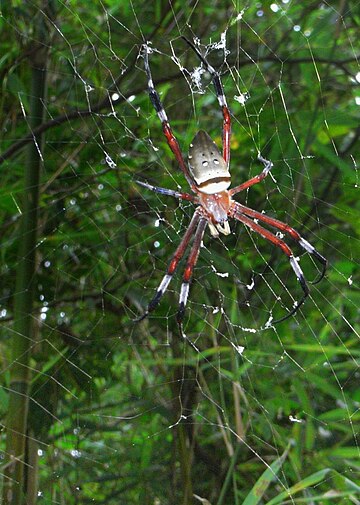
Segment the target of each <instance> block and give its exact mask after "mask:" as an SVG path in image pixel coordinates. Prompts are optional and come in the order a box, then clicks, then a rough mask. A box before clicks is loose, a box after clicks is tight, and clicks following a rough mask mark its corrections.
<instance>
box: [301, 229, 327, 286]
mask: <svg viewBox="0 0 360 505" xmlns="http://www.w3.org/2000/svg"><path fill="white" fill-rule="evenodd" d="M299 244H300V245H301V247H302V248H303V249H305V251H307V252H308V253H310V254H312V255H313V256H314V257H315V258H316V259H317V260H318V261H319V262H320V263H321V264H322V266H323V268H322V271H321V272H320V273H319V275H318V278H317V279H315V280H314V281H311V284H318V283H319V282H320V281H321V279H323V278H324V275H325V272H326V269H327V267H328V260H327V259H326V258H324V256H322V255H321V254H320V253H319V251H317V250H316V249H315V247H314V246H312V245H311V244H310V242H308V241H307V240H305V239H304V238H302V237H300V239H299Z"/></svg>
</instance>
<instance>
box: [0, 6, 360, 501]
mask: <svg viewBox="0 0 360 505" xmlns="http://www.w3.org/2000/svg"><path fill="white" fill-rule="evenodd" d="M45 3H46V2H45ZM250 4H251V5H246V8H245V10H244V13H243V16H242V19H240V17H239V19H237V16H238V14H239V13H240V12H241V10H242V9H243V8H244V5H243V4H239V3H238V2H235V3H234V2H232V3H231V4H229V5H228V6H225V5H223V4H222V3H220V2H215V1H212V0H211V1H208V2H202V3H199V4H196V5H195V6H194V4H193V3H189V4H186V5H185V4H184V2H182V3H181V2H176V1H175V2H172V3H171V5H170V3H169V4H167V3H166V2H165V3H164V2H152V3H151V2H148V3H143V2H138V1H135V2H132V3H129V2H125V1H122V2H114V1H106V2H99V3H97V2H94V3H89V2H83V1H82V0H77V1H76V2H70V3H66V2H65V3H64V2H62V3H58V4H57V9H58V10H57V13H56V15H55V17H54V18H52V17H51V16H50V15H48V16H45V18H46V22H47V23H49V25H51V26H52V28H53V30H52V33H53V38H52V40H51V43H50V46H49V80H48V86H49V88H48V97H47V100H46V117H45V120H44V125H43V128H44V131H45V149H44V164H43V171H42V180H41V185H40V209H39V212H40V225H39V229H38V245H37V248H36V251H37V265H38V266H37V274H36V283H35V284H36V295H35V300H36V304H35V305H36V306H35V310H34V312H33V314H32V316H33V318H34V321H35V323H36V324H35V326H36V335H35V338H34V341H33V342H31V346H30V347H31V361H30V366H29V369H30V371H31V392H30V397H29V399H30V412H29V433H32V435H29V437H30V436H32V437H33V438H34V439H35V440H36V441H37V443H38V448H39V451H40V452H39V492H40V493H41V495H42V497H43V498H44V500H46V503H56V502H64V503H75V502H76V503H89V502H91V503H104V502H106V503H108V504H112V503H114V504H115V503H116V504H117V503H127V504H137V503H144V504H149V505H150V504H162V503H179V504H180V503H181V504H183V505H185V503H200V501H199V499H202V500H207V501H208V502H206V501H203V503H210V504H212V505H214V504H217V503H219V504H220V503H231V504H232V503H234V504H235V505H238V504H246V505H249V504H252V503H254V504H255V503H259V504H265V503H267V504H268V505H270V504H271V505H275V504H285V503H292V504H294V503H303V502H304V503H315V502H318V503H321V504H325V505H328V504H330V503H339V504H345V503H349V500H355V499H357V498H358V494H359V488H358V486H359V484H360V480H359V475H358V457H359V445H358V441H357V436H356V433H357V431H358V429H357V425H358V423H359V414H358V402H359V400H360V389H359V386H358V380H357V374H358V363H359V350H358V341H359V339H358V337H359V312H358V307H359V305H360V296H359V290H358V285H359V284H358V282H359V268H358V267H359V265H358V259H359V257H360V248H359V231H360V228H359V198H358V191H359V185H360V175H359V171H358V168H357V163H358V160H359V155H360V153H359V142H358V140H359V133H360V131H359V127H358V124H359V105H358V103H357V102H356V97H357V96H358V83H357V81H356V75H358V74H357V72H359V69H358V67H357V61H358V58H359V54H360V48H359V41H358V26H359V22H360V18H359V15H358V9H357V4H356V2H354V1H349V2H346V4H345V5H344V2H335V3H333V4H334V5H330V4H329V3H324V4H320V3H318V2H310V3H309V2H304V3H303V2H288V3H284V2H281V3H280V2H279V3H278V4H275V3H273V4H271V3H270V2H269V3H266V2H264V5H262V6H261V5H260V4H259V3H257V2H250ZM335 4H336V5H335ZM274 5H277V6H278V7H279V10H278V11H276V8H275V9H274V7H273V6H274ZM345 6H346V7H345ZM43 7H44V5H43V4H42V3H41V2H35V3H32V4H31V6H30V4H29V6H27V7H26V8H24V5H23V3H22V2H16V3H6V4H5V3H4V4H3V5H2V6H1V8H2V17H0V23H1V24H0V27H1V33H0V47H1V51H0V75H1V77H2V79H1V82H2V84H1V86H2V93H1V98H0V107H1V117H0V119H1V154H0V163H1V164H2V184H1V188H0V213H1V232H2V233H1V236H2V247H1V255H0V258H1V260H0V268H1V286H0V290H1V300H0V314H1V319H0V320H1V321H2V323H3V324H2V326H1V343H0V345H1V369H2V370H3V373H2V375H1V387H0V403H1V406H2V407H1V408H0V416H1V418H2V419H1V422H2V423H3V424H4V422H3V421H4V418H5V407H3V406H6V404H7V398H8V394H9V391H8V388H9V382H8V381H9V375H8V371H9V368H10V367H11V365H12V364H13V363H12V361H11V357H10V353H9V348H10V345H11V341H12V338H13V335H14V323H13V316H14V314H13V310H14V304H13V302H14V295H15V293H14V289H15V288H14V275H15V271H16V268H17V250H18V230H19V222H20V215H21V211H22V206H21V200H20V192H21V179H22V174H23V170H24V168H23V167H24V161H25V156H26V150H25V149H24V147H25V146H26V145H28V143H29V142H31V141H32V138H33V137H32V135H31V134H30V136H29V137H28V138H27V139H26V137H27V135H29V131H28V123H27V115H28V110H29V106H28V104H29V102H30V99H31V97H30V96H29V95H30V87H29V79H30V66H29V58H32V57H33V54H32V53H31V52H30V54H29V48H31V47H33V44H34V43H35V42H36V40H34V38H33V36H34V34H33V23H34V21H33V20H34V19H35V18H37V17H41V16H44V14H43V13H44V12H46V10H44V8H43ZM190 26H191V28H190ZM297 27H300V29H298V28H297ZM225 32H226V48H227V50H228V51H229V54H227V55H226V59H224V54H223V51H222V50H214V49H213V50H212V51H210V52H209V54H208V58H209V60H210V61H211V64H212V65H214V66H215V67H216V68H219V69H220V70H221V72H222V80H223V84H224V88H225V90H226V95H227V98H228V103H229V106H230V108H231V111H232V115H233V128H232V131H233V136H232V155H231V156H232V157H231V173H232V183H233V185H237V184H240V183H241V182H243V181H244V180H246V179H248V178H249V177H251V176H254V175H256V174H258V173H259V171H260V170H261V165H259V163H258V161H257V155H258V153H259V152H261V153H262V154H263V155H264V156H266V157H267V158H269V159H271V160H272V161H273V162H274V168H273V170H272V175H271V176H269V177H268V178H267V179H266V180H264V181H263V183H262V184H259V185H257V186H254V187H253V188H251V190H250V191H248V192H246V194H242V195H239V197H238V199H239V201H241V202H242V203H244V204H246V205H248V206H250V207H252V208H256V209H257V210H259V211H264V212H266V213H267V214H268V215H271V216H274V217H276V218H277V219H280V220H283V221H286V222H289V223H291V225H293V226H294V227H295V228H296V229H297V230H298V231H299V232H301V234H302V235H303V236H304V237H306V239H307V240H309V241H310V242H311V243H312V244H313V245H314V246H315V247H316V248H317V249H318V250H319V251H320V252H321V253H322V254H324V255H325V256H326V257H327V259H328V260H329V265H330V266H329V269H328V272H327V275H326V278H325V279H324V280H323V281H322V282H321V283H320V284H317V285H312V286H311V298H310V299H309V300H307V302H306V303H305V305H304V306H303V310H302V312H301V313H298V315H297V317H296V318H292V319H289V320H288V321H286V322H284V323H282V324H280V325H278V326H276V327H270V328H267V329H264V325H265V323H266V321H267V320H268V319H269V316H270V313H272V314H273V316H274V317H275V318H276V317H278V316H281V315H284V311H285V310H286V307H288V308H289V307H291V306H292V303H293V302H294V299H298V298H299V296H301V289H300V287H299V285H298V283H297V281H296V279H295V278H294V276H293V274H292V272H291V270H290V268H289V262H288V260H287V258H286V257H283V256H284V255H282V254H281V251H275V250H274V248H273V247H272V246H271V245H270V244H268V243H267V242H266V241H264V240H263V239H262V238H260V237H258V236H256V235H255V234H253V233H248V232H247V231H246V230H245V228H244V227H243V226H241V225H240V224H238V225H236V224H235V223H231V228H232V231H233V233H232V234H231V235H230V236H228V237H223V238H222V239H221V240H215V239H213V238H211V237H210V235H209V233H207V234H206V236H205V239H204V246H205V247H203V248H202V249H201V255H200V258H199V262H198V265H197V267H196V269H195V274H194V281H193V284H192V288H191V292H190V298H189V303H188V310H187V313H186V317H185V322H184V323H185V324H184V328H185V333H186V335H187V338H188V341H189V342H191V343H192V346H191V345H189V343H188V342H187V341H186V340H185V339H183V338H181V337H180V336H179V333H178V328H177V325H176V319H175V315H176V310H177V304H178V293H179V287H180V283H181V272H180V270H181V268H180V269H179V274H178V275H177V276H176V277H175V278H174V280H173V281H172V284H171V285H170V287H169V290H168V292H167V293H166V296H164V298H163V301H162V302H161V304H160V305H159V306H158V307H157V309H156V311H154V312H153V314H152V315H151V317H150V318H149V319H147V320H145V321H143V322H142V323H139V324H135V323H134V322H133V320H134V319H135V318H136V317H138V316H139V315H141V314H142V313H143V311H144V310H145V309H146V305H147V303H148V302H149V300H150V299H151V297H152V296H153V294H154V290H155V289H156V287H157V286H158V284H159V282H160V281H161V279H162V276H163V274H164V270H165V269H166V266H167V264H168V261H169V258H170V256H171V254H172V253H173V252H174V251H175V248H176V246H177V245H178V243H179V241H180V239H181V236H182V234H183V233H184V231H185V229H186V227H187V225H188V223H189V220H190V218H191V215H192V213H193V206H192V205H191V204H190V203H184V202H180V203H179V202H178V201H176V200H174V199H171V198H167V197H164V196H163V195H159V194H156V193H153V192H150V191H146V190H145V189H144V188H141V187H140V186H138V185H137V184H136V181H137V180H142V181H148V182H149V183H152V184H154V185H157V186H161V187H167V188H172V189H177V188H178V187H179V186H180V187H181V188H182V190H183V191H188V187H187V184H186V181H185V180H184V177H183V175H182V174H181V173H180V172H179V170H178V169H177V167H176V164H175V163H174V161H173V159H172V157H171V154H170V151H169V148H168V146H167V143H166V140H165V139H164V136H163V134H162V130H161V125H160V124H159V121H158V118H157V116H156V114H155V112H154V110H153V108H152V105H151V103H150V100H149V97H148V94H147V92H146V77H145V73H144V70H143V60H142V58H141V56H140V57H139V51H140V46H141V43H142V41H143V38H144V39H145V40H148V41H151V42H152V47H153V48H154V51H153V52H152V54H151V55H150V58H151V68H152V71H153V77H154V81H155V83H156V84H157V89H158V91H159V92H160V95H161V99H162V100H163V102H164V104H165V107H166V111H167V113H168V116H169V117H170V119H171V123H172V126H173V128H174V130H175V132H176V135H177V137H178V140H179V143H180V146H181V149H182V151H183V152H184V153H185V154H186V151H187V149H188V145H189V144H190V142H191V140H192V138H193V136H194V135H195V133H196V132H197V131H198V130H199V129H200V128H202V129H205V130H206V131H208V133H209V134H210V135H211V136H212V138H214V140H215V141H216V142H217V143H218V144H219V145H220V143H221V121H222V117H221V112H220V111H219V109H218V104H217V100H216V97H215V95H214V93H213V89H212V86H211V82H209V77H208V76H207V75H206V74H204V75H202V87H203V90H201V92H199V91H198V90H196V87H195V85H194V84H193V82H192V81H191V77H190V72H192V71H193V69H194V68H195V67H199V62H198V60H197V59H196V56H195V55H193V54H192V53H191V51H189V50H188V49H187V48H186V47H184V43H183V41H182V39H181V38H180V35H186V36H188V37H189V38H191V37H193V36H196V37H199V38H200V39H201V43H202V44H203V45H202V46H201V48H202V51H205V45H206V44H209V43H210V42H211V43H215V42H219V41H220V38H221V34H224V33H225ZM174 56H176V58H179V60H178V64H177V62H176V61H174ZM357 79H358V77H357ZM202 91H205V92H204V93H202ZM115 94H117V95H118V97H117V98H116V96H115ZM240 94H246V95H247V100H246V103H245V106H244V105H242V104H241V100H239V99H236V97H239V96H240ZM24 139H25V140H24ZM22 141H23V142H22ZM288 242H289V245H291V246H292V247H293V248H294V253H295V254H296V255H299V256H301V266H302V268H303V270H304V273H305V275H306V277H307V278H308V279H309V280H311V279H314V278H316V275H317V267H316V265H315V264H314V262H312V261H311V259H309V258H308V257H307V256H308V255H306V254H305V253H304V251H303V250H302V249H301V248H299V247H298V246H297V244H296V243H292V242H291V241H290V240H289V241H288ZM252 283H254V288H253V289H249V288H247V286H250V285H252ZM280 296H281V297H282V303H280V302H279V300H278V299H277V297H280ZM292 297H293V298H292ZM184 440H185V441H186V443H185V444H184V443H183V441H184ZM1 444H2V445H1V447H2V449H4V448H5V439H4V438H3V439H2V440H1ZM186 470H189V472H188V473H187V472H186ZM34 473H35V472H34ZM189 474H190V477H189ZM31 477H32V474H31V471H30V472H29V478H31ZM185 489H186V490H189V489H192V491H193V493H194V495H196V496H197V497H198V498H195V497H194V501H193V502H192V501H189V500H188V501H186V500H185V499H184V494H185V491H184V490H185Z"/></svg>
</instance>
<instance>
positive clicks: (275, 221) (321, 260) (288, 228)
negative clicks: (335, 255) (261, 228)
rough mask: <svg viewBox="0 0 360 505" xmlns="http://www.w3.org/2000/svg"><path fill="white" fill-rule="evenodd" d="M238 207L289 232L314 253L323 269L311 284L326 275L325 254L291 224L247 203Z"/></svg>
mask: <svg viewBox="0 0 360 505" xmlns="http://www.w3.org/2000/svg"><path fill="white" fill-rule="evenodd" d="M236 207H237V209H238V210H239V211H240V212H241V213H243V214H246V215H247V216H249V217H252V218H254V219H258V220H259V221H262V222H264V223H266V224H268V225H269V226H272V227H273V228H276V229H277V230H280V231H283V232H284V233H287V234H288V235H290V237H291V238H293V239H294V240H296V242H298V243H299V245H300V246H301V247H302V248H303V249H305V251H306V252H308V253H309V254H312V255H313V256H314V257H315V258H316V259H317V260H318V261H319V263H321V265H322V271H321V272H320V274H319V276H318V278H317V279H315V280H314V281H312V282H311V284H317V283H318V282H320V281H321V279H322V278H323V277H324V275H325V272H326V268H327V264H328V261H327V259H326V258H324V256H322V255H321V254H320V253H319V252H318V251H317V250H316V249H315V247H314V246H312V245H311V244H310V243H309V242H308V241H307V240H305V239H304V238H303V237H302V236H301V235H300V234H299V233H298V232H297V231H296V230H294V228H292V227H291V226H289V225H288V224H286V223H283V222H282V221H279V220H278V219H274V218H272V217H269V216H266V215H265V214H262V213H261V212H257V211H256V210H253V209H250V208H249V207H245V205H242V204H240V203H237V205H236Z"/></svg>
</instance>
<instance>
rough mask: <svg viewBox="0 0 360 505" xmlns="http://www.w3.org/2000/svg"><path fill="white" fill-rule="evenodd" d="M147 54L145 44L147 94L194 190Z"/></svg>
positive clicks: (147, 47)
mask: <svg viewBox="0 0 360 505" xmlns="http://www.w3.org/2000/svg"><path fill="white" fill-rule="evenodd" d="M149 52H150V48H149V46H148V45H147V44H143V55H144V66H145V72H146V75H147V80H148V83H147V85H148V93H149V97H150V100H151V103H152V104H153V106H154V109H155V111H156V113H157V115H158V117H159V119H160V121H161V124H162V128H163V133H164V135H165V137H166V140H167V143H168V146H169V147H170V149H171V151H172V152H173V154H174V156H175V158H176V161H177V162H178V164H179V166H180V168H181V170H182V172H183V173H184V175H185V177H186V180H187V182H188V183H189V185H190V187H191V188H194V183H193V180H192V178H191V175H190V172H189V169H188V167H187V164H186V163H185V160H184V158H183V155H182V153H181V150H180V147H179V143H178V141H177V140H176V137H175V135H174V133H173V131H172V129H171V126H170V123H169V120H168V117H167V115H166V112H165V109H164V106H163V104H162V103H161V100H160V96H159V93H158V92H157V91H156V89H155V86H154V81H153V78H152V74H151V70H150V64H149Z"/></svg>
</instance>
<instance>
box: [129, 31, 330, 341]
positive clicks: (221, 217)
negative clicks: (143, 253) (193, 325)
mask: <svg viewBox="0 0 360 505" xmlns="http://www.w3.org/2000/svg"><path fill="white" fill-rule="evenodd" d="M182 38H183V39H184V40H185V41H186V43H187V44H188V45H189V46H190V47H191V49H192V50H193V51H194V52H195V53H196V54H197V56H198V57H199V59H200V60H201V62H202V64H203V65H204V67H205V69H206V70H207V71H208V72H209V73H210V75H211V77H212V81H213V85H214V88H215V93H216V96H217V99H218V102H219V105H220V107H221V110H222V114H223V146H222V147H223V152H222V154H221V153H220V152H219V150H218V148H217V146H216V144H215V142H214V141H213V140H212V139H211V138H210V136H209V135H208V134H207V133H206V132H205V131H203V130H200V131H199V132H198V133H197V134H196V135H195V137H194V139H193V141H192V142H191V144H190V148H189V155H188V164H186V162H185V160H184V158H183V156H182V153H181V151H180V148H179V144H178V142H177V140H176V138H175V136H174V134H173V132H172V129H171V126H170V123H169V121H168V118H167V115H166V112H165V110H164V107H163V105H162V103H161V100H160V97H159V94H158V93H157V91H156V90H155V87H154V84H153V80H152V75H151V70H150V66H149V60H148V54H149V53H150V48H149V46H148V45H146V44H144V46H143V55H144V64H145V71H146V74H147V78H148V92H149V96H150V99H151V102H152V104H153V106H154V108H155V110H156V112H157V115H158V117H159V119H160V121H161V123H162V128H163V133H164V135H165V137H166V139H167V142H168V145H169V147H170V149H171V150H172V152H173V154H174V156H175V158H176V160H177V162H178V164H179V167H180V169H181V170H182V172H183V173H184V175H185V177H186V180H187V181H188V183H189V185H190V188H191V190H192V192H193V193H194V194H188V193H181V192H178V191H174V190H171V189H166V188H159V187H156V186H152V185H151V184H148V183H145V182H141V181H137V183H138V184H140V185H141V186H143V187H145V188H147V189H150V190H151V191H155V192H156V193H160V194H164V195H168V196H172V197H175V198H179V199H183V200H188V201H191V202H193V203H194V204H195V205H197V207H196V209H195V212H194V215H193V217H192V219H191V221H190V224H189V226H188V228H187V230H186V232H185V235H184V236H183V238H182V240H181V242H180V244H179V246H178V247H177V249H176V251H175V253H174V254H173V256H172V259H171V261H170V263H169V266H168V268H167V271H166V274H165V276H164V277H163V279H162V281H161V283H160V285H159V287H158V289H157V290H156V293H155V296H154V297H153V299H152V300H151V301H150V303H149V305H148V308H147V310H146V312H145V313H144V314H143V315H142V316H141V317H140V318H139V319H138V321H141V320H143V319H144V318H145V317H147V316H148V314H149V313H150V312H152V311H153V310H154V309H155V308H156V306H157V305H158V304H159V302H160V300H161V298H162V296H163V295H164V293H165V291H166V289H167V287H168V285H169V283H170V281H171V279H172V276H173V274H174V272H175V270H176V267H177V265H178V264H179V262H180V260H181V259H182V257H183V256H184V254H185V252H186V250H187V247H188V245H189V243H190V241H191V238H192V237H193V243H192V246H191V249H190V253H189V256H188V258H187V263H186V266H185V270H184V273H183V282H182V285H181V290H180V299H179V309H178V313H177V321H178V323H179V326H180V330H181V332H182V320H183V317H184V313H185V306H186V302H187V299H188V294H189V286H190V280H191V277H192V273H193V270H194V267H195V264H196V262H197V259H198V256H199V251H200V247H201V242H202V239H203V236H204V232H205V229H206V227H207V226H208V227H209V230H210V233H211V235H212V236H213V237H218V236H219V234H220V233H222V234H224V235H228V234H229V233H230V226H229V218H232V219H236V220H237V221H240V222H241V223H243V224H244V225H245V226H247V227H248V228H250V229H251V230H253V231H255V232H256V233H258V234H259V235H261V236H262V237H263V238H265V239H266V240H268V241H269V242H271V243H272V244H273V245H275V246H276V247H279V248H280V249H281V250H282V251H283V252H284V253H285V254H286V256H287V257H288V258H289V261H290V265H291V267H292V269H293V271H294V273H295V275H296V277H297V279H298V280H299V282H300V285H301V288H302V290H303V296H302V298H301V299H300V300H299V301H297V302H295V304H294V306H293V308H292V309H291V310H290V311H289V312H288V313H287V314H286V315H285V316H284V317H282V318H280V319H278V320H277V321H273V322H272V324H275V323H279V322H281V321H284V320H285V319H287V318H289V317H290V316H292V315H293V314H294V313H295V312H296V311H297V310H298V308H299V307H300V306H301V305H302V304H303V303H304V301H305V299H306V297H307V296H308V294H309V287H308V284H307V282H306V279H305V277H304V274H303V272H302V270H301V268H300V265H299V262H298V260H297V258H296V257H295V256H294V254H293V252H292V250H291V249H290V247H289V246H288V245H287V244H286V243H285V242H284V241H283V240H282V239H281V238H279V237H277V236H276V235H274V234H273V233H272V232H270V231H269V230H267V229H266V228H263V226H261V225H260V224H259V222H262V223H264V224H266V225H269V226H270V227H272V228H274V229H275V230H278V231H281V232H282V233H284V234H287V235H289V236H290V237H291V238H292V239H293V240H295V241H297V242H298V244H299V245H300V246H301V247H302V248H303V249H304V250H305V251H306V252H308V253H310V254H312V255H313V256H314V258H315V259H317V260H318V261H319V262H320V263H321V265H322V271H321V273H320V275H319V278H318V279H317V280H316V281H314V282H313V284H315V283H317V282H319V281H320V280H321V279H322V278H323V277H324V275H325V270H326V267H327V260H326V259H325V258H324V257H323V256H322V255H321V254H320V253H319V252H318V251H317V250H316V249H315V248H314V247H313V246H312V245H311V244H310V243H309V242H308V241H307V240H305V239H304V238H302V237H301V235H300V234H299V233H298V232H297V231H296V230H294V228H292V227H290V226H289V225H287V224H286V223H283V222H282V221H279V220H277V219H274V218H271V217H268V216H266V215H265V214H262V213H261V212H258V211H256V210H253V209H250V208H249V207H246V206H244V205H242V204H240V203H238V202H236V201H235V200H233V198H232V197H233V196H234V195H235V194H237V193H240V192H241V191H244V190H245V189H247V188H249V187H251V186H253V185H254V184H257V183H259V182H261V181H262V180H263V179H264V178H265V177H266V176H267V175H268V173H269V172H270V170H271V168H272V166H273V165H272V163H271V162H270V161H268V160H266V159H264V158H263V157H262V156H260V154H259V156H258V160H259V161H260V162H261V163H263V165H264V168H263V170H262V172H261V173H260V174H259V175H256V176H255V177H252V178H251V179H249V180H248V181H246V182H244V183H242V184H240V185H239V186H236V187H234V188H232V189H229V187H230V183H231V175H230V172H229V162H230V137H231V117H230V111H229V109H228V106H227V103H226V98H225V95H224V91H223V87H222V83H221V80H220V75H219V74H218V72H217V71H216V70H215V69H214V68H213V67H212V66H211V65H210V64H209V63H208V62H207V60H206V59H205V58H204V57H203V56H202V54H201V53H200V52H199V50H198V49H197V48H196V47H195V46H194V44H193V43H192V42H190V41H189V40H187V39H186V38H185V37H182Z"/></svg>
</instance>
